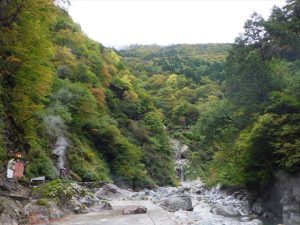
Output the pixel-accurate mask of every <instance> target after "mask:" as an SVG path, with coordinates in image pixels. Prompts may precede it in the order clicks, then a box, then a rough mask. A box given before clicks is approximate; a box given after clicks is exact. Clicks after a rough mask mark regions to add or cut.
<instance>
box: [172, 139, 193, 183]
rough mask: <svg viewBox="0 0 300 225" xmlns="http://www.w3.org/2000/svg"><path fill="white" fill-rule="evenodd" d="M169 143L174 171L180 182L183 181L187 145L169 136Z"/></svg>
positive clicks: (187, 150)
mask: <svg viewBox="0 0 300 225" xmlns="http://www.w3.org/2000/svg"><path fill="white" fill-rule="evenodd" d="M170 145H171V147H172V150H173V153H174V162H175V171H176V175H177V177H178V179H179V180H180V182H184V181H185V166H186V164H187V159H186V157H187V154H188V152H189V147H188V146H187V145H185V144H181V143H180V142H179V141H178V140H177V139H173V138H170Z"/></svg>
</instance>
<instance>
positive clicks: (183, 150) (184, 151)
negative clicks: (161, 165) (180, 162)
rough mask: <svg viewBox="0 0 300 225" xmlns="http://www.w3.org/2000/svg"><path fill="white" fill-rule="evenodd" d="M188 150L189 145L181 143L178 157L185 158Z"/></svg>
mask: <svg viewBox="0 0 300 225" xmlns="http://www.w3.org/2000/svg"><path fill="white" fill-rule="evenodd" d="M189 152H190V149H189V146H187V145H182V146H181V149H180V158H182V159H186V158H187V157H188V154H189Z"/></svg>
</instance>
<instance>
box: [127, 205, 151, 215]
mask: <svg viewBox="0 0 300 225" xmlns="http://www.w3.org/2000/svg"><path fill="white" fill-rule="evenodd" d="M146 212H147V208H146V207H144V206H128V207H126V208H124V209H123V211H122V214H123V215H131V214H144V213H146Z"/></svg>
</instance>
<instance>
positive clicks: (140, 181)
mask: <svg viewBox="0 0 300 225" xmlns="http://www.w3.org/2000/svg"><path fill="white" fill-rule="evenodd" d="M0 16H1V20H0V29H1V30H0V33H1V36H0V55H1V57H0V73H1V80H0V82H1V94H0V96H1V99H0V106H1V107H0V109H1V110H0V111H1V123H0V126H1V139H0V140H1V141H0V165H1V173H3V172H4V168H6V163H7V161H8V160H10V159H11V158H14V157H15V154H16V153H18V154H19V153H21V154H22V155H23V158H24V160H25V161H26V167H25V175H26V177H27V178H31V177H36V176H46V178H47V179H54V178H56V177H58V176H59V171H60V170H61V169H62V168H66V171H67V173H68V177H70V178H71V179H74V180H81V181H97V180H103V181H109V180H114V181H115V182H117V183H119V184H122V183H123V184H126V185H128V186H131V187H133V188H137V187H141V186H152V185H154V184H157V185H175V184H176V179H175V175H174V169H173V168H174V167H173V157H172V152H171V149H170V146H169V142H168V137H167V133H166V130H165V129H164V125H163V122H162V114H161V112H160V111H159V110H158V109H157V108H156V107H155V106H154V102H153V100H152V99H151V98H150V97H149V95H148V94H147V93H146V92H145V91H143V89H142V88H140V87H139V83H138V80H137V79H136V78H135V77H134V76H133V75H132V74H131V72H130V71H129V70H128V68H127V67H126V66H124V64H123V62H122V61H121V60H120V58H119V56H118V55H117V54H116V52H115V51H113V50H112V49H109V48H105V47H103V46H102V45H101V44H99V43H97V42H95V41H93V40H91V39H89V38H88V37H87V36H86V35H84V34H83V32H82V31H81V29H80V26H79V25H77V24H75V23H74V22H73V21H72V20H71V18H70V16H69V15H68V13H67V12H66V11H65V10H63V9H61V8H59V7H57V6H55V5H54V4H53V1H52V0H39V1H36V0H26V1H24V0H15V1H1V14H0ZM99 29H101V28H99Z"/></svg>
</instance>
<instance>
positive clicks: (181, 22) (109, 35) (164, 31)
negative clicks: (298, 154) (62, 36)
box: [69, 0, 285, 47]
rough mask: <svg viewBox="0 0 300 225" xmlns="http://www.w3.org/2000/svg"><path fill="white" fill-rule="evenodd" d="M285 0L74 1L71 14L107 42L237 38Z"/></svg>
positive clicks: (162, 42)
mask: <svg viewBox="0 0 300 225" xmlns="http://www.w3.org/2000/svg"><path fill="white" fill-rule="evenodd" d="M284 2H285V1H284V0H185V1H184V0H152V1H149V0H131V1H129V0H71V7H70V8H69V13H70V14H71V16H72V18H73V19H74V20H75V22H77V23H79V24H80V25H81V27H82V29H83V31H84V32H85V33H86V34H87V35H88V36H89V37H91V38H92V39H94V40H97V41H99V42H101V43H102V44H104V45H105V46H110V47H112V46H115V47H122V46H126V45H130V44H154V43H155V44H159V45H169V44H178V43H225V42H227V43H228V42H233V41H234V38H235V37H236V36H237V35H238V34H239V33H240V32H242V31H243V25H244V22H245V20H246V19H248V18H249V16H250V15H251V14H252V13H253V12H254V11H256V12H258V13H259V14H261V15H263V16H264V17H265V18H267V17H268V16H269V15H270V11H271V9H272V7H273V6H274V5H277V6H282V5H284Z"/></svg>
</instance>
